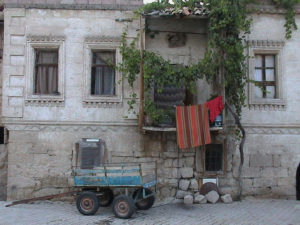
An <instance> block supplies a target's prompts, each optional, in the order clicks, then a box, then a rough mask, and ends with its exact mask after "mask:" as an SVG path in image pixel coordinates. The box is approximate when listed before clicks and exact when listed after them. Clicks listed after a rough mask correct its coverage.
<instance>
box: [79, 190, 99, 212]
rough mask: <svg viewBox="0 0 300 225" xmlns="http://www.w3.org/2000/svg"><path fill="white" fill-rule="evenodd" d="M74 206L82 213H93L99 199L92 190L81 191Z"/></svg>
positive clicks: (96, 208) (95, 210)
mask: <svg viewBox="0 0 300 225" xmlns="http://www.w3.org/2000/svg"><path fill="white" fill-rule="evenodd" d="M76 206H77V209H78V211H79V212H80V213H82V214H83V215H94V214H95V213H96V212H97V210H98V208H99V201H98V198H97V196H96V194H95V193H94V192H91V191H85V192H82V193H81V194H80V195H79V196H78V197H77V200H76Z"/></svg>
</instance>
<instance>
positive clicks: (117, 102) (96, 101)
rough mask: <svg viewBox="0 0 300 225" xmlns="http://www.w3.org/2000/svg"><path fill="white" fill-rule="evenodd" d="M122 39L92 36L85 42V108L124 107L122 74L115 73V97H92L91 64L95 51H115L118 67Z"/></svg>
mask: <svg viewBox="0 0 300 225" xmlns="http://www.w3.org/2000/svg"><path fill="white" fill-rule="evenodd" d="M120 45H121V39H120V38H118V37H108V36H91V37H86V38H85V41H84V74H85V83H84V93H83V106H84V107H118V106H121V105H122V101H123V95H122V90H123V87H122V83H118V81H119V80H121V73H120V72H119V71H117V70H116V71H115V82H116V84H115V95H114V96H95V95H91V63H92V51H93V50H114V51H116V60H115V62H116V65H118V64H119V63H120V62H121V54H120Z"/></svg>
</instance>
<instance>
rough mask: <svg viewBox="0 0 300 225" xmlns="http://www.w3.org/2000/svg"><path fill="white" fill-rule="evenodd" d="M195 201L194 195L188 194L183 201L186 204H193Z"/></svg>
mask: <svg viewBox="0 0 300 225" xmlns="http://www.w3.org/2000/svg"><path fill="white" fill-rule="evenodd" d="M193 202H194V198H193V195H186V196H184V199H183V203H184V204H185V205H192V204H193Z"/></svg>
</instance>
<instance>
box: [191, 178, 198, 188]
mask: <svg viewBox="0 0 300 225" xmlns="http://www.w3.org/2000/svg"><path fill="white" fill-rule="evenodd" d="M190 188H191V189H192V190H194V191H198V181H197V180H196V179H192V180H191V185H190Z"/></svg>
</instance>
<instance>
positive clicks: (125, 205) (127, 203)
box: [113, 195, 135, 219]
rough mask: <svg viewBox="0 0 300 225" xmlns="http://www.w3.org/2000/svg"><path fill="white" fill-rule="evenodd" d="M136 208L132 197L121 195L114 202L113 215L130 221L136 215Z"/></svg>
mask: <svg viewBox="0 0 300 225" xmlns="http://www.w3.org/2000/svg"><path fill="white" fill-rule="evenodd" d="M134 210H135V207H134V202H133V199H132V198H131V197H128V196H127V195H119V196H117V197H115V199H114V201H113V213H114V214H115V216H116V217H118V218H121V219H128V218H130V217H131V216H132V214H133V213H134Z"/></svg>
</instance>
